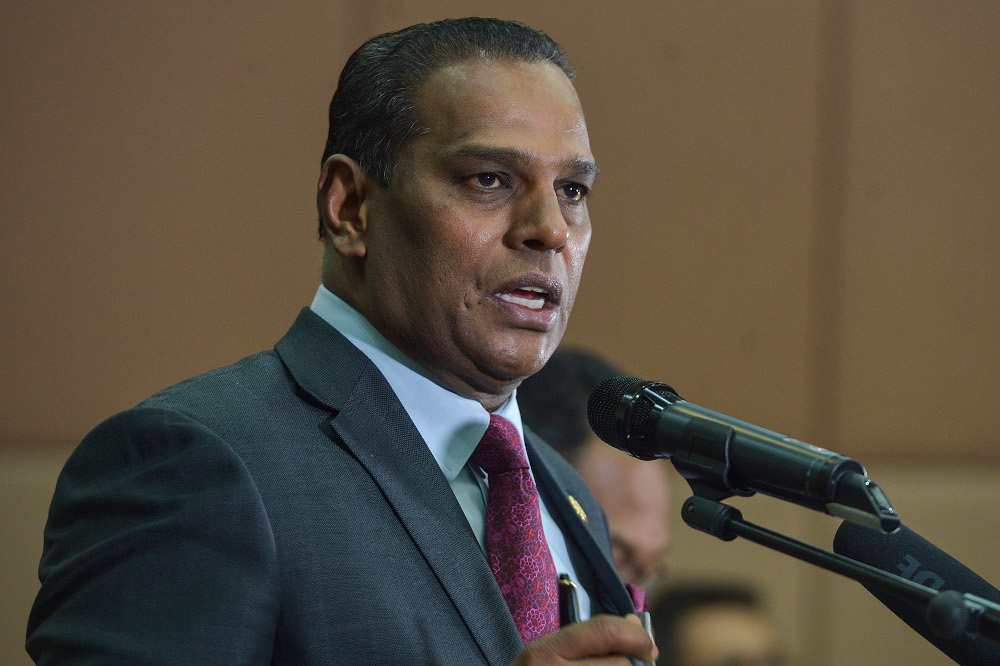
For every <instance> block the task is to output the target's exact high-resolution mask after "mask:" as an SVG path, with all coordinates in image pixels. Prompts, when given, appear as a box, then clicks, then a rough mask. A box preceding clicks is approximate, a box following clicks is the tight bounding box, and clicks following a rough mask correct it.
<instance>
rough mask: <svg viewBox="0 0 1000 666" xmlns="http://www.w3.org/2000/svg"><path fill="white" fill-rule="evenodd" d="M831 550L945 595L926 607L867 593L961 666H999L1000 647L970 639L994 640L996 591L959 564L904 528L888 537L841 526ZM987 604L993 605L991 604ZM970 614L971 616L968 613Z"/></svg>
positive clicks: (880, 593)
mask: <svg viewBox="0 0 1000 666" xmlns="http://www.w3.org/2000/svg"><path fill="white" fill-rule="evenodd" d="M833 550H834V552H836V553H839V554H840V555H844V556H846V557H849V558H851V559H853V560H856V561H858V562H862V563H864V564H868V565H871V566H873V567H875V568H877V569H881V570H882V571H887V572H889V573H891V574H895V575H897V576H900V577H902V578H906V579H908V580H912V581H913V582H915V583H920V584H921V585H924V586H925V587H929V588H932V589H934V590H948V591H946V592H941V593H940V594H938V595H937V596H936V597H934V598H933V599H932V600H931V602H930V604H929V605H925V604H922V603H920V602H918V601H913V600H910V599H907V598H904V597H902V596H900V595H897V594H893V593H891V592H886V591H883V590H880V589H873V588H872V587H869V586H865V587H867V589H868V591H869V592H871V593H872V595H874V596H875V598H876V599H878V600H879V601H881V602H882V603H883V604H884V605H885V606H886V607H887V608H888V609H889V610H891V611H892V612H893V613H895V614H896V615H897V616H898V617H899V618H900V619H901V620H903V621H904V622H906V624H908V625H910V627H912V628H913V629H914V630H915V631H917V633H919V634H920V635H921V636H923V637H924V638H926V639H927V640H928V641H930V642H931V643H932V644H933V645H934V646H935V647H937V648H938V649H939V650H941V651H942V652H944V653H945V654H946V655H948V656H949V657H951V658H952V659H954V660H955V661H957V662H958V663H960V664H1000V644H997V643H994V642H991V641H989V640H986V639H984V638H982V637H981V636H977V635H976V634H975V633H970V632H968V631H966V629H972V630H973V631H982V633H983V635H985V636H990V637H993V638H996V633H997V622H998V620H1000V613H998V612H997V611H998V609H997V608H995V607H994V608H990V606H991V605H995V604H998V603H1000V591H998V590H997V589H996V588H995V587H993V586H992V585H990V584H989V583H987V582H986V581H985V580H983V579H982V578H981V577H980V576H978V575H977V574H975V573H973V572H972V571H971V570H970V569H968V568H967V567H966V566H965V565H963V564H962V563H961V562H959V561H958V560H956V559H955V558H953V557H952V556H950V555H948V554H947V553H945V552H944V551H943V550H941V549H940V548H938V547H937V546H935V545H934V544H932V543H931V542H930V541H928V540H927V539H925V538H923V537H922V536H920V535H919V534H917V533H916V532H914V531H913V530H911V529H909V528H908V527H906V526H900V528H899V529H898V530H896V531H895V532H893V533H892V534H881V533H879V532H876V531H874V530H870V529H867V528H865V527H860V526H857V525H852V524H850V523H846V522H845V523H843V524H842V525H841V526H840V529H838V530H837V535H836V536H835V537H834V540H833ZM991 602H992V603H991ZM970 611H971V613H970Z"/></svg>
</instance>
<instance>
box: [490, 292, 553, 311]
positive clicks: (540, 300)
mask: <svg viewBox="0 0 1000 666" xmlns="http://www.w3.org/2000/svg"><path fill="white" fill-rule="evenodd" d="M548 295H549V292H547V291H546V290H544V289H542V288H540V287H522V288H520V289H511V290H510V291H505V292H503V293H500V294H497V297H498V298H499V299H500V300H502V301H506V302H508V303H513V304H515V305H522V306H524V307H526V308H531V309H532V310H541V309H542V308H543V307H545V303H546V301H547V300H548Z"/></svg>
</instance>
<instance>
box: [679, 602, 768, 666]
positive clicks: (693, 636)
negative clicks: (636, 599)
mask: <svg viewBox="0 0 1000 666" xmlns="http://www.w3.org/2000/svg"><path fill="white" fill-rule="evenodd" d="M676 649H677V653H676V659H675V661H674V663H675V664H676V665H677V666H779V665H780V664H783V663H785V659H784V657H783V656H782V653H781V650H780V646H779V641H778V636H777V631H776V630H775V627H774V624H773V623H772V622H771V621H770V619H769V618H768V617H767V615H766V614H764V613H763V612H762V611H759V610H757V609H755V608H751V607H749V606H746V605H742V604H737V603H717V604H708V605H705V606H701V607H698V608H695V609H693V610H692V611H691V612H690V613H689V614H688V615H686V616H685V617H683V618H681V619H680V621H679V622H678V624H677V648H676Z"/></svg>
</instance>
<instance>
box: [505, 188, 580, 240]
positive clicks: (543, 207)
mask: <svg viewBox="0 0 1000 666" xmlns="http://www.w3.org/2000/svg"><path fill="white" fill-rule="evenodd" d="M514 216H515V219H514V220H513V223H512V224H511V229H510V232H509V233H508V242H509V243H510V244H511V246H513V247H526V248H529V249H532V250H537V251H539V252H547V251H549V250H555V251H558V250H561V249H562V248H563V247H564V246H565V245H566V243H567V242H568V241H569V229H570V225H569V222H567V220H566V217H565V212H564V211H563V209H562V206H560V204H559V196H558V195H557V194H556V192H555V190H554V189H551V188H549V189H548V190H547V191H540V192H537V193H535V194H534V195H532V196H530V197H528V198H527V199H526V200H525V201H524V202H523V205H522V206H519V207H518V208H517V209H516V210H515V212H514Z"/></svg>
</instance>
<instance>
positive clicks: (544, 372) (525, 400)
mask: <svg viewBox="0 0 1000 666" xmlns="http://www.w3.org/2000/svg"><path fill="white" fill-rule="evenodd" d="M624 374H625V373H624V372H622V371H621V370H620V369H619V368H617V367H616V366H615V365H613V364H612V363H610V362H608V361H606V360H604V359H603V358H601V357H599V356H597V355H596V354H594V353H592V352H588V351H583V350H580V349H557V350H556V352H555V353H554V354H552V357H551V358H550V359H549V361H548V363H546V364H545V365H544V366H543V367H542V369H541V370H539V371H538V372H537V373H535V374H534V375H532V376H530V377H528V378H527V379H525V380H524V381H523V382H521V385H520V386H519V387H518V389H517V404H518V407H519V408H520V410H521V420H522V421H523V422H524V423H525V424H526V425H527V426H528V427H529V428H531V429H532V430H534V431H535V432H536V433H537V434H538V435H539V436H540V437H541V438H542V439H544V440H545V441H546V442H548V443H549V444H551V445H552V447H553V448H555V449H556V450H557V451H559V453H561V454H562V455H563V457H564V458H566V459H567V460H569V461H570V462H576V460H577V459H578V458H579V454H580V453H581V451H582V449H583V447H584V445H585V444H586V443H587V441H588V440H589V439H590V438H591V437H592V436H593V432H592V431H591V429H590V425H589V421H588V420H587V401H588V400H589V399H590V393H591V391H593V390H594V388H595V387H596V386H597V385H598V384H600V383H601V382H603V381H604V380H605V379H610V378H612V377H619V376H621V375H624Z"/></svg>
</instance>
